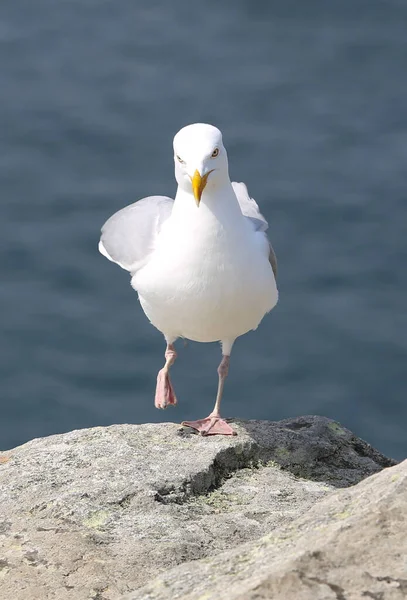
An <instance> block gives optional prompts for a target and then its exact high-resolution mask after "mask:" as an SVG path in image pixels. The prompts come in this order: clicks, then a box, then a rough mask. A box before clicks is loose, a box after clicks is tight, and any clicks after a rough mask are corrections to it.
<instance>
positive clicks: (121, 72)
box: [0, 0, 407, 458]
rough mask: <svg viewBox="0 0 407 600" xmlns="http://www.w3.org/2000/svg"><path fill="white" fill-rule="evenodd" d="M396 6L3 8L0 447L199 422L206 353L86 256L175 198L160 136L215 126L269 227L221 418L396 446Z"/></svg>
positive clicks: (293, 1)
mask: <svg viewBox="0 0 407 600" xmlns="http://www.w3.org/2000/svg"><path fill="white" fill-rule="evenodd" d="M406 20H407V4H406V2H404V0H387V1H384V0H365V1H362V0H342V1H341V2H334V1H333V0H332V1H329V0H320V1H318V0H310V1H309V2H303V0H284V1H283V0H281V1H280V0H279V1H275V2H270V1H258V2H253V1H252V0H246V1H244V0H233V1H232V0H229V1H225V2H214V1H211V0H209V1H208V2H207V3H205V4H202V3H194V2H190V1H189V0H173V1H172V2H164V1H161V2H158V1H154V0H137V2H135V1H134V0H120V2H118V1H117V0H59V1H58V2H55V1H54V0H36V1H35V2H33V1H32V0H20V1H19V2H15V0H2V5H1V8H0V44H1V52H0V132H1V135H0V145H1V148H0V181H1V203H0V239H1V240H2V252H1V255H2V258H1V287H0V294H1V296H0V308H1V338H0V339H1V342H0V344H1V363H0V364H1V372H0V377H1V406H0V408H1V413H0V414H1V422H0V448H2V449H7V448H10V447H12V446H15V445H17V444H20V443H22V442H24V441H26V440H28V439H31V438H33V437H36V436H43V435H48V434H52V433H56V432H62V431H67V430H70V429H73V428H78V427H89V426H94V425H107V424H110V423H118V422H133V423H140V422H146V421H161V420H175V421H181V420H182V419H191V418H197V417H203V416H205V415H206V414H207V413H208V412H209V410H210V409H211V407H212V403H213V400H214V394H215V390H216V384H217V376H216V367H217V364H218V361H219V358H220V352H219V348H218V347H217V345H216V344H211V345H200V344H194V343H189V344H188V346H186V347H185V348H184V346H183V344H182V343H179V344H178V350H179V358H178V361H177V363H176V365H175V367H174V369H173V380H174V385H175V388H176V392H177V395H178V398H179V405H178V407H177V408H175V409H168V411H167V412H165V413H164V412H160V411H157V410H156V409H154V407H153V391H154V385H155V377H156V372H157V370H158V369H159V368H160V367H161V366H162V363H163V352H164V344H163V340H162V339H161V336H160V334H159V333H158V332H157V331H155V330H154V329H153V328H152V326H151V325H149V323H148V322H147V319H146V318H145V316H144V314H143V312H142V310H141V308H140V306H139V304H138V300H137V296H136V294H135V293H134V291H133V290H132V289H131V288H130V285H129V277H128V274H127V273H125V272H124V271H122V270H121V269H120V268H119V267H117V266H116V265H113V264H111V263H109V262H108V261H106V260H105V259H104V258H103V257H102V256H100V255H99V254H98V252H97V242H98V237H99V229H100V227H101V225H102V224H103V222H104V221H105V220H106V219H107V218H108V217H109V216H110V215H111V214H112V213H113V212H115V211H116V210H118V209H119V208H121V207H122V206H124V205H126V204H129V203H131V202H133V201H135V200H136V199H137V198H140V197H143V196H146V195H150V194H169V195H171V194H174V191H175V183H174V178H173V162H172V147H171V144H172V137H173V135H174V133H175V132H176V131H177V130H178V129H179V128H181V127H182V126H183V125H185V124H187V123H190V122H194V121H206V122H210V123H213V124H215V125H217V126H218V127H220V128H221V129H222V130H223V132H224V140H225V144H226V145H227V148H228V151H229V159H230V170H231V174H232V176H233V178H234V179H237V180H243V181H245V182H247V184H248V185H249V189H250V192H251V193H252V195H253V196H254V197H255V198H256V199H257V200H258V202H259V204H260V205H261V207H262V210H263V212H264V214H265V215H266V217H267V218H268V219H269V222H270V236H271V239H272V241H273V245H274V247H275V249H276V252H277V255H278V259H279V282H278V283H279V289H280V302H279V304H278V306H277V308H276V309H275V310H274V311H273V313H272V314H271V315H270V316H268V317H266V318H265V320H264V321H263V323H262V325H261V326H260V328H259V329H258V330H257V331H256V332H253V333H251V334H249V335H247V336H245V337H244V338H242V339H240V340H238V342H237V343H236V346H235V348H234V353H233V355H232V365H231V372H230V377H229V380H228V382H227V387H226V391H225V398H224V412H225V415H228V416H239V417H244V418H262V419H272V420H277V419H281V418H284V417H289V416H294V415H302V414H309V413H317V414H323V415H327V416H329V417H332V418H334V419H338V420H339V421H341V422H342V423H343V424H344V425H346V426H347V427H349V428H351V429H352V430H354V431H355V432H356V433H357V434H358V435H360V436H362V437H363V438H365V439H367V440H368V441H369V442H371V443H372V444H373V445H375V446H376V447H378V448H379V449H380V450H382V451H383V452H385V453H387V454H389V455H392V456H394V457H396V458H402V457H405V456H406V454H407V437H406V433H405V432H406V421H407V403H406V399H405V398H406V387H407V368H406V362H407V361H406V358H407V340H406V332H407V317H406V300H407V295H406V293H407V271H406V261H407V242H406V234H407V227H406V224H407V213H406V210H407V198H406V197H407V167H406V164H407V75H406V73H407V35H406Z"/></svg>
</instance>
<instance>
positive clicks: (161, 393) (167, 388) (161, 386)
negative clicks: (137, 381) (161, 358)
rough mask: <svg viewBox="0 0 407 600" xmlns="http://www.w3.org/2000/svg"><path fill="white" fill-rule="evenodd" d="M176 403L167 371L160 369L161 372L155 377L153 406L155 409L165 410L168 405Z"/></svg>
mask: <svg viewBox="0 0 407 600" xmlns="http://www.w3.org/2000/svg"><path fill="white" fill-rule="evenodd" d="M176 403H177V398H176V396H175V393H174V388H173V387H172V383H171V379H170V376H169V375H168V371H166V370H165V369H161V371H158V375H157V387H156V390H155V399H154V404H155V406H156V408H167V406H169V405H170V404H176Z"/></svg>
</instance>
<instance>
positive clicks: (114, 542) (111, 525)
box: [0, 417, 405, 600]
mask: <svg viewBox="0 0 407 600" xmlns="http://www.w3.org/2000/svg"><path fill="white" fill-rule="evenodd" d="M234 427H235V429H236V430H237V431H238V433H239V435H238V436H237V437H235V438H220V437H211V438H202V437H200V436H197V435H194V434H193V433H192V432H191V431H190V430H187V429H184V428H180V427H179V426H178V425H175V424H171V423H166V424H157V425H115V426H111V427H107V428H95V429H88V430H81V431H74V432H71V433H67V434H63V435H56V436H51V437H49V438H45V439H38V440H33V441H32V442H29V443H27V444H24V445H23V446H21V447H19V448H16V449H14V450H10V451H8V452H3V453H0V598H2V599H3V598H4V599H7V600H9V599H10V600H11V599H12V600H34V599H35V600H43V599H44V600H48V599H51V598H52V599H53V600H65V599H66V600H68V599H69V600H72V599H73V600H85V599H86V600H88V599H89V600H90V599H93V600H118V599H119V598H122V597H124V596H125V597H126V598H131V599H136V598H137V599H139V598H143V599H144V598H146V599H147V598H154V599H161V598H178V597H179V598H191V599H192V598H204V597H205V598H208V599H209V598H228V599H229V598H241V599H243V598H255V597H256V598H268V597H273V598H274V597H275V598H279V597H284V598H287V599H289V598H290V595H289V593H288V592H285V595H282V596H278V594H279V593H280V592H279V590H280V589H281V590H283V589H285V590H288V589H289V588H290V586H291V588H292V589H296V586H297V585H299V584H301V586H302V587H304V586H305V588H304V589H307V590H308V589H311V588H312V586H314V587H316V586H318V585H320V584H319V583H318V582H317V580H316V579H315V578H317V579H318V578H320V577H321V572H322V567H321V565H322V564H325V563H323V561H324V560H327V558H326V557H325V554H324V550H321V552H322V554H321V556H322V558H321V557H319V558H318V556H319V555H318V554H316V555H315V557H312V556H311V555H310V556H309V558H308V560H309V562H310V565H311V563H312V564H314V563H315V564H314V567H315V569H314V571H315V572H316V573H317V575H315V577H314V575H312V574H311V575H309V573H313V572H314V571H312V572H311V571H309V566H308V564H306V565H305V563H304V565H305V566H303V567H301V566H299V567H298V568H297V567H295V568H294V567H293V569H294V571H295V569H296V571H295V573H297V575H296V574H295V573H291V574H290V572H288V571H287V572H285V571H283V570H281V569H282V567H281V565H282V564H283V563H284V561H286V562H287V564H288V563H289V561H296V560H300V559H301V560H303V561H304V560H305V559H304V557H303V556H302V555H301V551H302V550H301V548H302V549H303V551H304V552H305V550H304V548H305V547H308V546H306V544H307V543H308V541H307V540H308V538H309V539H311V538H312V543H313V544H315V545H317V542H318V539H317V538H315V536H316V533H315V532H317V533H318V532H319V535H320V536H321V540H325V541H326V540H328V539H331V538H332V539H335V536H336V535H337V530H336V529H335V527H339V530H340V531H342V530H341V529H340V528H341V527H342V528H343V531H344V534H341V535H342V538H341V539H343V540H345V539H346V535H350V533H349V531H353V533H354V534H355V535H356V525H355V527H354V528H353V529H352V527H351V528H350V529H349V528H348V529H349V531H348V529H347V528H346V526H345V525H346V523H347V522H348V519H356V520H357V519H359V518H360V519H362V517H363V515H361V514H359V512H357V511H356V512H353V511H354V505H353V504H351V500H349V502H348V500H347V498H348V497H351V495H352V494H354V493H359V494H362V496H360V498H362V497H363V498H365V500H362V504H361V505H358V504H357V502H358V500H357V498H359V496H357V497H355V498H356V500H355V502H356V504H355V506H356V508H357V507H358V506H361V507H362V508H363V506H364V502H367V501H369V502H374V498H376V496H377V493H380V495H381V497H382V498H383V500H384V499H385V497H386V496H385V491H386V490H385V489H384V487H385V486H384V485H381V483H380V482H382V479H380V478H381V477H384V476H385V475H386V474H387V473H390V472H391V471H385V472H384V473H383V474H379V475H378V476H376V479H375V478H373V479H369V480H367V481H366V482H363V483H362V484H360V485H357V486H356V487H354V488H352V489H351V490H349V491H341V492H334V490H335V488H341V487H347V486H350V485H354V484H357V483H358V482H359V481H361V480H362V479H364V478H365V477H367V476H368V475H371V474H373V473H377V472H378V471H380V470H381V469H382V468H383V467H388V466H390V465H391V464H394V462H393V461H391V460H390V459H387V458H386V457H384V456H383V455H381V454H380V453H379V452H377V451H376V450H374V449H373V448H372V447H371V446H369V444H367V443H366V442H363V441H362V440H360V439H359V438H357V437H356V436H354V435H353V434H352V433H351V432H349V431H348V430H346V429H345V428H343V427H341V426H340V425H339V424H338V423H336V422H334V421H331V420H329V419H326V418H323V417H301V418H298V419H291V420H286V421H280V422H277V423H272V422H267V421H240V422H237V421H235V422H234ZM395 468H396V469H401V467H395ZM394 475H397V480H396V479H394V481H393V480H391V483H392V485H390V486H389V488H388V489H389V490H390V491H389V492H388V493H390V492H391V490H396V489H401V490H402V485H404V483H403V482H405V480H404V476H403V471H400V472H398V471H397V472H395V474H394ZM386 476H387V475H386ZM389 477H391V475H389ZM371 481H377V482H378V483H377V484H375V485H373V487H372V489H371V490H370V488H368V487H366V489H365V488H363V487H362V486H368V485H371V486H372V484H370V482H371ZM368 489H369V490H370V491H367V490H368ZM386 489H387V488H386ZM359 490H361V491H359ZM363 490H365V491H363ZM363 494H365V495H364V496H363ZM325 496H328V498H327V499H324V498H325ZM391 498H392V501H394V502H396V498H395V497H393V496H391ZM399 500H400V501H401V500H402V495H401V494H400V498H399ZM404 501H405V497H404ZM316 502H317V503H318V505H317V506H316V507H315V508H314V509H311V512H308V513H307V511H308V509H310V508H311V507H312V505H313V504H315V503H316ZM327 502H328V503H329V502H331V503H332V506H331V505H329V504H328V505H327V504H326V503H327ZM377 502H379V500H377ZM335 503H336V504H335ZM348 504H350V506H351V507H353V508H352V509H349V508H348ZM327 506H328V508H326V507H327ZM329 506H331V508H329ZM372 506H373V505H372ZM377 506H378V504H377V505H376V504H375V505H374V507H375V508H377ZM380 506H382V509H380V510H382V511H383V515H384V514H385V512H386V511H385V510H384V509H385V506H386V505H385V504H383V503H382V504H381V505H380ZM395 506H396V504H395ZM320 507H324V508H323V509H322V508H320ZM344 507H345V508H344ZM322 510H323V512H321V514H320V512H319V511H322ZM330 510H331V512H332V511H333V512H332V514H331V513H330V512H329V511H330ZM355 510H356V509H355ZM357 510H359V508H358V509H357ZM377 510H379V509H377ZM312 511H314V512H312ZM315 511H316V512H315ZM349 511H350V513H349V516H348V514H347V513H348V512H349ZM395 511H396V513H397V514H398V512H397V511H398V509H397V506H396V509H395ZM304 513H307V515H306V516H302V517H301V515H304ZM396 513H395V514H396ZM369 514H370V513H369ZM310 515H311V516H310ZM312 515H314V516H312ZM335 515H345V516H343V518H342V517H335ZM355 515H356V516H355ZM399 517H400V531H401V530H402V527H401V524H402V521H403V519H402V517H401V515H399ZM399 517H397V518H399ZM301 519H302V520H301ZM304 519H305V520H304ZM307 519H311V521H307ZM312 519H314V521H312ZM318 519H319V521H318ZM383 519H384V520H383V527H387V529H386V531H388V532H391V531H392V530H391V528H390V527H389V526H388V524H387V521H386V519H385V517H384V516H383ZM307 523H308V525H307ZM312 523H314V525H312ZM315 523H318V524H319V525H318V527H319V526H320V527H325V528H326V536H325V533H324V530H320V529H318V527H317V526H315ZM352 523H353V521H352ZM307 527H308V529H307ZM332 527H334V529H332ZM331 530H332V531H331ZM339 530H338V531H339ZM276 532H278V533H276ZM346 532H348V534H346ZM311 533H312V535H311ZM345 534H346V535H345ZM264 535H266V537H265V538H264V537H263V538H262V536H264ZM389 535H390V534H389ZM301 536H302V537H301ZM312 536H314V537H312ZM330 536H331V537H330ZM404 537H405V533H404ZM259 538H262V539H261V540H260V541H259ZM314 538H315V539H314ZM392 539H393V538H392ZM301 540H302V541H301ZM380 540H381V537H380V536H379V535H378V534H377V539H374V540H373V541H372V542H371V543H372V544H373V543H374V544H376V545H377V544H378V543H379V542H380ZM321 543H322V541H321ZM349 543H350V542H349ZM241 544H243V546H240V547H239V549H238V550H236V547H237V546H239V545H241ZM301 544H302V546H301ZM392 548H393V546H392ZM395 548H396V549H397V548H398V549H399V550H400V548H399V546H397V544H396V546H395ZM230 549H235V550H230ZM367 550H369V549H367ZM370 550H371V551H372V552H373V550H372V548H370ZM225 551H226V552H225ZM283 551H284V556H283V555H282V552H283ZM383 551H384V550H383ZM273 552H274V553H275V554H273ZM316 552H317V551H316ZM318 552H319V551H318ZM394 552H396V550H394V551H393V555H394ZM236 553H237V554H236ZM239 553H240V554H239ZM275 555H276V556H277V555H278V561H277V560H276V559H275ZM235 556H238V557H240V558H235ZM263 556H264V560H263ZM332 556H337V559H338V560H337V561H336V560H334V558H332V557H331V554H330V559H331V558H332V565H334V564H336V562H337V563H338V564H340V563H341V560H339V559H340V557H341V556H342V555H341V552H340V550H338V553H337V555H336V554H335V555H334V554H333V555H332ZM215 557H216V558H215ZM267 557H268V558H267ZM298 557H300V558H298ZM196 559H203V560H199V561H196ZM188 561H195V562H192V563H189V562H188ZM183 563H187V564H183ZM399 563H400V564H401V563H402V560H401V558H399ZM290 564H291V563H290ZM299 564H300V563H299ZM301 564H302V563H301ZM177 565H181V566H177ZM278 565H280V567H279V568H281V569H280V570H278V569H277V566H278ZM174 567H175V569H174ZM246 567H247V569H246ZM272 568H273V569H277V571H276V572H277V574H278V576H279V577H280V579H281V583H278V585H277V583H276V581H277V580H276V579H275V575H274V571H272ZM332 568H334V567H332ZM400 568H401V567H400ZM301 569H303V570H301ZM304 569H305V571H306V573H307V576H310V577H311V579H310V582H308V580H307V579H306V577H305V576H303V575H301V573H303V572H305V571H304ZM326 569H328V567H326ZM308 571H309V572H308ZM373 571H374V570H372V577H374V573H373ZM249 572H250V573H249ZM327 572H328V571H327ZM397 572H398V571H397ZM243 573H245V575H244V577H243V575H242V576H241V574H243ZM318 573H319V574H318ZM380 573H382V571H380ZM380 573H379V575H378V577H389V576H390V573H391V576H392V577H395V576H396V575H394V574H395V573H396V569H393V570H392V571H391V572H390V571H388V573H387V574H384V575H382V574H380ZM160 574H161V575H160ZM206 574H207V576H208V577H210V584H209V585H208V579H205V577H206ZM249 575H250V577H249ZM157 576H159V578H158V579H155V578H157ZM312 577H314V579H315V581H314V580H313V579H312ZM254 578H255V579H254ZM270 578H271V579H270ZM273 578H274V579H273ZM287 578H288V579H287ZM303 580H304V581H305V583H303ZM152 581H153V583H150V582H152ZM321 581H322V580H321ZM333 581H335V579H333ZM383 581H384V580H383ZM383 581H379V583H380V585H382V587H383V586H386V585H387V588H388V589H390V588H391V589H392V590H393V591H394V590H395V592H394V593H398V592H399V589H398V588H397V585H398V584H397V583H394V585H393V583H392V582H390V583H389V584H387V583H386V582H384V583H383ZM233 582H234V584H235V588H234V591H233V594H234V595H233V596H232V595H230V593H231V589H232V586H233V585H234V584H233ZM236 582H237V583H236ZM146 584H147V588H142V589H141V586H144V585H146ZM236 585H237V588H236ZM322 585H323V584H321V586H322ZM334 585H336V584H334ZM338 585H339V584H338ZM392 585H393V587H392ZM225 586H226V587H225ZM272 586H277V587H274V588H273V587H272ZM278 586H280V587H278ZM284 586H285V587H284ZM339 587H341V586H340V585H339ZM325 588H326V594H325V596H324V595H323V593H325V592H324V591H322V592H321V594H322V595H321V594H320V595H319V596H318V595H313V596H312V595H310V596H306V595H304V596H300V595H293V596H291V597H293V598H298V600H301V598H302V597H304V598H311V597H312V598H316V599H317V598H327V599H328V598H331V597H332V598H339V600H345V598H346V600H348V598H347V597H346V596H343V597H341V596H340V595H339V596H338V595H336V596H335V595H332V593H334V591H335V589H334V588H332V589H331V588H329V585H328V587H327V586H325ZM325 588H324V589H325ZM387 588H386V589H387ZM225 589H226V592H225ZM254 589H257V591H256V592H255V593H256V594H258V593H260V594H263V595H256V596H255V595H249V594H252V593H254V592H253V590H254ZM298 589H300V588H298ZM368 589H369V588H366V590H368ZM372 589H373V588H372ZM135 590H138V591H135ZM245 590H247V594H246V591H245ZM129 592H131V593H130V594H129ZM222 593H223V596H222ZM225 593H226V595H225ZM312 593H314V592H312ZM318 593H319V592H318ZM335 593H336V592H335ZM194 594H195V595H194ZM197 594H198V595H197ZM239 594H240V596H239ZM241 594H243V595H241ZM270 594H271V596H270ZM329 594H331V595H329ZM386 594H387V591H386ZM356 597H357V596H355V598H356ZM398 597H399V596H394V598H398ZM349 598H350V596H349ZM352 598H353V597H352ZM377 598H378V600H383V598H386V599H387V598H389V599H390V598H392V596H388V595H386V596H383V598H382V597H381V596H378V597H377Z"/></svg>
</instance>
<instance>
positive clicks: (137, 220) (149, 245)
mask: <svg viewBox="0 0 407 600" xmlns="http://www.w3.org/2000/svg"><path fill="white" fill-rule="evenodd" d="M173 204H174V201H173V200H172V198H168V197H167V196H149V197H148V198H143V199H142V200H138V201H137V202H134V204H130V206H126V207H125V208H122V209H121V210H119V211H118V212H117V213H115V214H114V215H113V216H111V217H110V219H108V220H107V221H106V223H105V224H104V225H103V227H102V235H101V238H100V242H99V252H100V253H101V254H103V256H105V257H106V258H108V259H109V260H111V261H112V262H115V263H117V264H118V265H120V267H122V269H125V270H126V271H130V273H131V274H132V275H134V273H135V272H136V271H138V270H139V269H141V267H143V266H144V265H145V264H146V262H147V261H148V258H149V256H150V254H151V253H152V251H153V250H154V247H155V243H156V238H157V235H158V234H159V232H160V230H161V227H162V226H163V223H165V221H166V220H167V219H168V217H169V216H170V215H171V211H172V207H173Z"/></svg>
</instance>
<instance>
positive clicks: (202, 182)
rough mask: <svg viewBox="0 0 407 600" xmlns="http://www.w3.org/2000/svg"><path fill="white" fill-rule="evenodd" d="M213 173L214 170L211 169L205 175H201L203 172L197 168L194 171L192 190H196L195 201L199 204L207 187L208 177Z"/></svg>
mask: <svg viewBox="0 0 407 600" xmlns="http://www.w3.org/2000/svg"><path fill="white" fill-rule="evenodd" d="M211 173H212V171H209V172H208V173H206V174H205V175H204V176H203V177H201V174H200V173H199V171H198V170H196V171H195V173H194V176H193V177H192V179H191V181H192V191H193V192H194V198H195V202H196V205H197V206H199V203H200V202H201V196H202V193H203V191H204V189H205V186H206V183H207V181H208V177H209V175H210V174H211Z"/></svg>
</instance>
